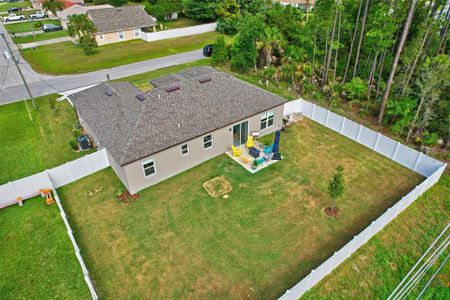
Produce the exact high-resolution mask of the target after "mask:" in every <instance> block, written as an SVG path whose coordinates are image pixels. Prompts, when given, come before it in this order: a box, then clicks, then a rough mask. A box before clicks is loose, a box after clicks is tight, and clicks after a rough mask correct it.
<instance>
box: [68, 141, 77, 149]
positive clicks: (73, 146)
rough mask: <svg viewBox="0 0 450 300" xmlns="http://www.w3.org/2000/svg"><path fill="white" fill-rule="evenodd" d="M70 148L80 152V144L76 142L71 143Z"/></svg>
mask: <svg viewBox="0 0 450 300" xmlns="http://www.w3.org/2000/svg"><path fill="white" fill-rule="evenodd" d="M69 146H70V148H72V150H73V151H78V143H77V142H76V141H74V140H71V141H70V142H69Z"/></svg>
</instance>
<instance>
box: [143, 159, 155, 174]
mask: <svg viewBox="0 0 450 300" xmlns="http://www.w3.org/2000/svg"><path fill="white" fill-rule="evenodd" d="M142 168H143V169H144V175H145V177H149V176H152V175H153V174H155V173H156V168H155V160H154V159H149V160H146V161H143V162H142Z"/></svg>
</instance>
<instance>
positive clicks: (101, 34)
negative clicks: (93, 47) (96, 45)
mask: <svg viewBox="0 0 450 300" xmlns="http://www.w3.org/2000/svg"><path fill="white" fill-rule="evenodd" d="M97 34H98V39H99V40H100V41H103V40H104V39H105V35H104V34H103V32H98V33H97Z"/></svg>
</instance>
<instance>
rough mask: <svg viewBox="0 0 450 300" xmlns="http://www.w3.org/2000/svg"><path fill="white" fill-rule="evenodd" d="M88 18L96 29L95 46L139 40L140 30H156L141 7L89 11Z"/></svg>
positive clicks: (152, 19)
mask: <svg viewBox="0 0 450 300" xmlns="http://www.w3.org/2000/svg"><path fill="white" fill-rule="evenodd" d="M87 15H88V18H89V19H91V20H92V22H93V23H94V25H95V28H96V29H97V32H96V33H95V40H96V41H97V45H99V46H100V45H105V44H110V43H116V42H123V41H129V40H133V39H140V38H141V34H142V30H147V31H149V30H152V31H155V30H156V21H155V20H154V18H153V17H152V16H149V15H148V14H147V13H146V12H145V10H144V7H143V6H141V5H133V6H124V7H113V8H102V9H95V10H89V11H88V12H87Z"/></svg>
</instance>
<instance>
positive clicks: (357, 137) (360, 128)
mask: <svg viewBox="0 0 450 300" xmlns="http://www.w3.org/2000/svg"><path fill="white" fill-rule="evenodd" d="M362 127H363V126H362V125H361V124H359V128H358V134H357V135H356V141H357V142H359V137H360V136H361V131H362Z"/></svg>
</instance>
